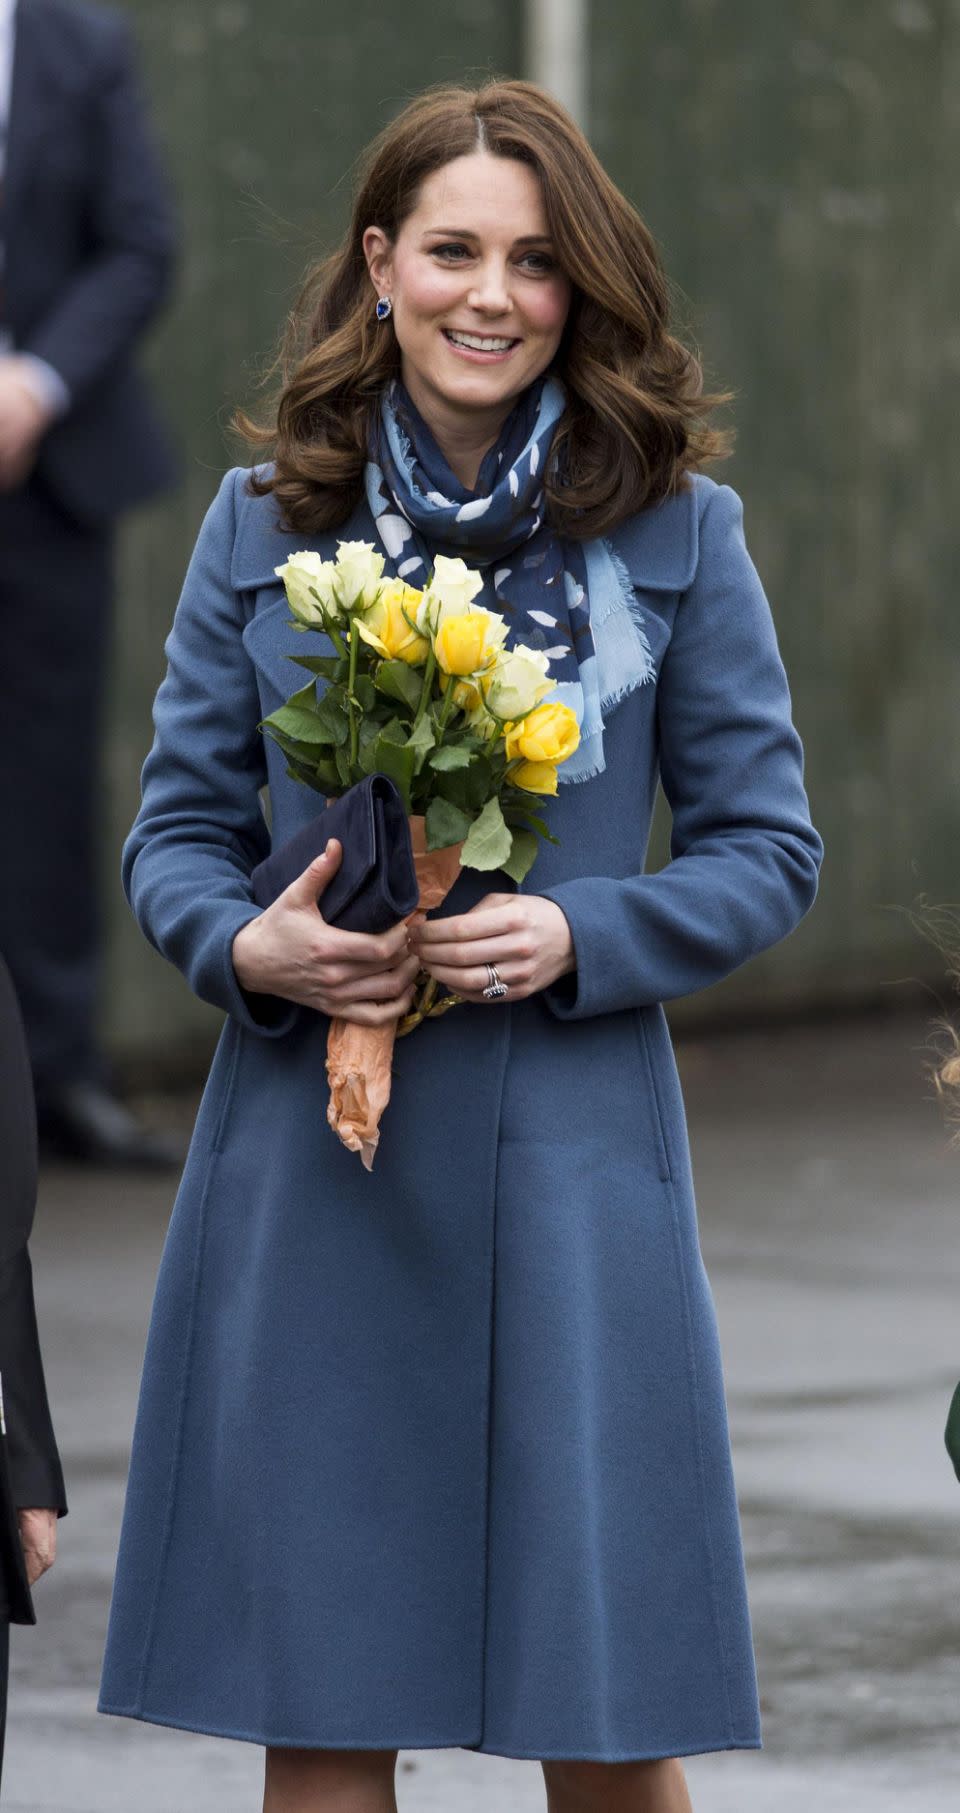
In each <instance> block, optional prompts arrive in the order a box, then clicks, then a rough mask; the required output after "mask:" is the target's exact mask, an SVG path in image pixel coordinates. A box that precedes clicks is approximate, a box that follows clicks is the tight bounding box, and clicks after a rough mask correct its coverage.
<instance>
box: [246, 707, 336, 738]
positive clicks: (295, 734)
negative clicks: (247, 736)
mask: <svg viewBox="0 0 960 1813" xmlns="http://www.w3.org/2000/svg"><path fill="white" fill-rule="evenodd" d="M260 728H261V730H264V731H266V732H267V734H268V735H274V736H276V737H277V740H278V741H279V740H280V738H281V737H286V738H287V740H288V741H289V742H293V743H306V744H313V743H321V744H326V743H333V742H335V741H336V740H337V739H336V738H334V737H332V736H331V734H330V731H329V729H328V727H327V725H326V724H325V723H323V722H322V721H321V719H320V717H319V715H318V713H317V712H316V711H310V710H308V709H307V708H306V707H305V706H303V705H281V706H280V708H279V710H277V711H272V712H271V713H270V716H269V717H268V718H264V720H263V722H262V724H261V726H260Z"/></svg>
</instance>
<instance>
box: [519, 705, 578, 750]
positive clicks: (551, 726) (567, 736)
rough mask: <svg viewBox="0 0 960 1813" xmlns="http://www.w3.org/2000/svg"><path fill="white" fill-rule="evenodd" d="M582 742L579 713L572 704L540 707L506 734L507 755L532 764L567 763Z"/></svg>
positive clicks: (537, 706) (536, 707)
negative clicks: (520, 757)
mask: <svg viewBox="0 0 960 1813" xmlns="http://www.w3.org/2000/svg"><path fill="white" fill-rule="evenodd" d="M579 741H580V726H579V724H578V723H577V714H576V712H574V711H571V709H570V706H569V705H557V704H552V705H550V704H547V705H536V706H534V709H533V711H531V712H529V713H528V715H527V716H526V717H525V718H521V720H520V722H519V724H511V725H509V727H508V729H507V732H506V746H507V756H508V758H509V760H510V761H514V760H515V758H516V757H517V756H518V755H522V756H523V757H524V759H525V760H526V761H528V762H565V761H566V760H567V757H568V756H571V755H572V754H573V752H574V750H575V749H576V747H577V745H578V743H579Z"/></svg>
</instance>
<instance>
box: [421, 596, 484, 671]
mask: <svg viewBox="0 0 960 1813" xmlns="http://www.w3.org/2000/svg"><path fill="white" fill-rule="evenodd" d="M492 619H493V613H492V612H490V611H483V610H476V611H463V612H462V613H461V614H460V616H458V617H445V618H444V620H443V622H442V623H441V625H440V628H439V629H438V630H437V633H436V636H435V638H434V649H435V650H436V656H437V665H438V666H439V667H442V668H443V671H444V673H445V674H475V673H478V672H479V671H480V670H481V669H482V668H484V667H489V665H490V663H491V662H492V661H495V660H496V657H497V649H498V648H499V640H498V632H497V628H496V625H495V623H494V622H493V620H492Z"/></svg>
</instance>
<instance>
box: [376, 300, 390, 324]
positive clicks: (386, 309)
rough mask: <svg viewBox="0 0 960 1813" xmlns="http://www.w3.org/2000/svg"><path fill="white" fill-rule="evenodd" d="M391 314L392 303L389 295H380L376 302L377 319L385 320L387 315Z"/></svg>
mask: <svg viewBox="0 0 960 1813" xmlns="http://www.w3.org/2000/svg"><path fill="white" fill-rule="evenodd" d="M392 314H393V303H392V302H391V300H390V298H389V296H381V297H380V300H379V302H378V303H377V320H378V321H386V319H387V316H388V315H392Z"/></svg>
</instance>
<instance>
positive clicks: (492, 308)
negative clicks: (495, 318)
mask: <svg viewBox="0 0 960 1813" xmlns="http://www.w3.org/2000/svg"><path fill="white" fill-rule="evenodd" d="M467 301H468V303H469V304H470V307H471V308H478V309H481V310H485V311H486V312H487V313H488V314H489V313H497V314H505V313H506V311H507V309H508V308H509V307H510V292H509V289H508V287H507V275H506V272H505V271H504V270H503V269H502V268H501V267H498V266H490V267H489V268H487V269H484V270H482V271H481V272H480V274H479V276H478V277H477V279H476V281H475V283H474V285H473V288H472V289H471V291H470V292H469V295H468V297H467Z"/></svg>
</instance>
